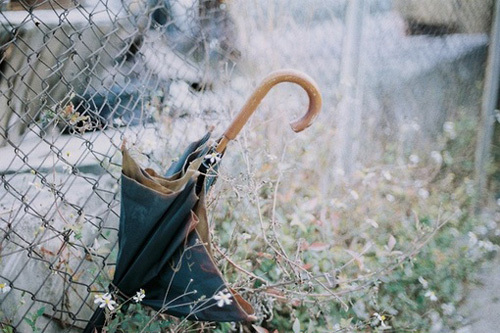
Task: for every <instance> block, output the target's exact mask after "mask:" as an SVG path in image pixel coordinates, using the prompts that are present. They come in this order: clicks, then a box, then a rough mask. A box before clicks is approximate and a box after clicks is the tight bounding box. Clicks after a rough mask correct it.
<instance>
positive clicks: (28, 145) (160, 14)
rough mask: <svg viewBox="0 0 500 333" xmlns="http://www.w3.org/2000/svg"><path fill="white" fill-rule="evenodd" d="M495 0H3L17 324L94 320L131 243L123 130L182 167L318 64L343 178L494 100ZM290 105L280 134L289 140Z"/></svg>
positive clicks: (279, 104)
mask: <svg viewBox="0 0 500 333" xmlns="http://www.w3.org/2000/svg"><path fill="white" fill-rule="evenodd" d="M352 3H357V7H353V5H352ZM492 6H493V1H492V0H481V1H479V0H478V1H470V0H469V1H458V0H456V1H451V0H450V1H445V0H443V1H439V2H438V1H430V0H429V1H411V0H394V1H390V0H365V1H361V0H359V1H351V2H349V1H334V0H331V1H330V0H329V1H319V0H311V1H308V2H307V5H306V4H305V2H303V1H285V0H279V1H264V0H254V1H222V0H147V1H146V0H110V1H104V0H83V1H72V0H17V1H13V0H11V1H10V2H8V1H7V2H6V1H3V2H2V7H1V11H0V25H1V27H0V40H1V44H0V45H1V46H0V175H1V187H0V286H1V287H2V291H4V289H3V288H5V291H7V290H8V292H5V293H1V294H0V321H1V324H0V325H1V326H2V327H12V328H14V329H15V330H17V331H19V332H25V331H28V330H29V329H30V324H29V320H28V321H26V320H25V319H26V318H28V319H32V318H33V316H34V315H35V316H36V315H37V312H40V313H38V317H39V318H38V321H37V327H38V328H39V329H40V331H42V332H54V331H58V330H68V329H69V330H71V329H75V328H82V327H84V326H85V324H86V322H87V320H88V319H89V318H90V316H91V314H92V311H93V309H94V306H95V305H94V304H93V297H92V294H91V292H93V291H99V290H101V289H102V288H103V286H104V283H105V282H106V281H109V278H110V276H111V275H112V273H113V265H114V261H115V259H116V252H117V244H116V240H117V231H118V229H117V228H118V220H119V210H120V208H119V206H120V198H119V186H120V184H119V177H120V171H121V169H120V165H121V155H120V153H119V147H120V145H121V143H122V142H123V140H126V141H127V142H128V144H130V145H132V146H133V147H135V150H136V151H137V152H139V153H140V154H139V156H138V158H139V159H140V160H141V162H142V163H143V164H145V165H147V166H154V167H157V168H160V169H162V168H165V167H166V166H167V165H168V164H169V163H170V162H171V160H172V158H173V156H176V152H179V151H180V150H182V149H183V147H184V146H185V145H186V144H187V143H188V142H190V141H192V140H195V139H197V138H199V137H200V135H202V134H203V133H204V132H205V131H206V129H207V128H208V127H209V126H211V125H221V124H225V123H226V122H227V121H228V120H229V119H230V118H231V116H233V115H234V112H235V109H237V107H239V106H241V104H242V102H243V100H244V98H245V97H247V96H248V95H249V91H251V89H252V87H253V86H254V85H255V83H256V82H257V81H258V80H259V79H260V78H261V77H262V76H264V75H265V74H267V73H268V72H270V71H272V70H275V69H280V68H285V67H293V68H296V69H299V70H302V71H304V72H306V73H308V74H309V75H310V76H312V77H313V78H315V79H316V80H317V81H318V83H319V85H320V87H321V89H322V92H323V94H324V101H325V102H324V111H323V114H322V115H321V119H322V121H321V122H320V124H319V125H318V126H315V127H314V129H311V131H310V132H309V133H310V134H309V135H310V136H311V137H319V138H320V140H321V142H324V143H325V144H317V147H316V148H315V149H316V151H317V153H318V155H321V156H326V160H325V161H321V162H320V163H317V161H310V162H309V163H311V164H314V165H315V167H316V168H318V173H320V174H324V175H325V176H324V177H325V178H322V179H318V180H317V182H318V184H315V185H314V184H313V185H314V186H318V187H321V186H322V184H325V183H328V182H329V181H330V180H331V179H330V176H331V175H329V174H328V172H330V171H331V170H332V168H331V167H330V165H332V164H335V165H336V167H337V168H338V169H339V170H338V171H339V172H340V173H342V174H343V173H345V172H346V171H349V169H351V168H354V167H355V166H356V165H357V164H359V163H361V162H362V158H361V156H363V158H365V157H368V158H367V159H368V160H371V161H377V159H378V158H379V157H380V156H381V154H382V153H383V152H384V151H386V150H387V149H395V150H397V151H398V152H399V154H400V156H401V157H403V158H405V157H408V156H409V155H411V154H413V150H414V149H422V147H420V146H419V145H421V144H422V142H424V143H425V144H426V146H425V147H424V148H423V149H424V153H423V154H430V152H431V150H434V149H431V148H430V147H431V146H429V145H427V144H428V142H433V138H434V137H435V136H436V135H437V134H439V133H441V132H442V131H443V126H444V128H445V130H447V131H451V130H452V129H451V128H450V126H451V125H449V124H450V120H453V119H454V115H456V114H457V113H458V112H459V111H460V110H463V109H466V110H472V112H476V111H477V108H478V105H479V100H480V95H481V91H482V90H481V89H482V86H481V82H482V78H483V75H484V63H485V57H486V47H487V43H488V33H489V28H490V24H491V17H490V16H491V12H492V10H491V8H492ZM291 89H294V88H291ZM297 99H298V100H299V102H300V101H301V100H303V99H304V96H299V97H296V98H295V97H291V94H290V93H288V92H286V91H284V92H283V91H282V92H276V93H275V94H274V95H273V96H270V98H269V102H268V103H269V105H272V106H273V108H271V107H267V108H264V109H265V110H264V111H263V112H262V113H261V115H260V116H256V117H257V119H276V118H278V119H285V118H287V119H289V118H288V117H289V115H288V112H287V110H288V109H290V108H291V109H293V110H297V111H296V112H297V114H299V113H301V112H302V110H300V109H297V108H295V109H294V107H293V105H296V104H297ZM266 110H267V112H266ZM294 112H295V111H294ZM283 114H284V115H283ZM277 123H278V122H275V121H269V124H266V126H267V127H266V131H265V135H266V138H267V139H268V140H271V141H273V140H274V141H275V142H278V144H279V143H281V144H283V142H284V141H286V140H287V139H286V138H287V137H286V135H283V133H284V132H285V131H286V130H287V129H286V128H284V127H283V126H279V124H277ZM353 124H354V125H353ZM446 124H448V125H446ZM447 126H448V127H447ZM333 138H336V139H338V140H333ZM333 141H335V142H333ZM316 142H317V141H316ZM353 142H354V143H355V142H358V143H357V145H356V144H353ZM359 142H361V144H360V143H359ZM425 149H427V150H425ZM346 151H347V153H346ZM350 153H352V154H350ZM360 161H361V162H360ZM304 163H306V162H304ZM326 169H328V170H329V171H328V172H326V171H325V170H326ZM328 190H329V189H323V192H325V191H326V192H328ZM40 309H43V310H41V311H40Z"/></svg>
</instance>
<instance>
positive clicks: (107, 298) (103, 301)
mask: <svg viewBox="0 0 500 333" xmlns="http://www.w3.org/2000/svg"><path fill="white" fill-rule="evenodd" d="M94 297H95V300H94V303H95V304H99V307H100V308H104V307H108V309H109V310H110V311H113V310H114V309H115V306H116V305H117V304H116V302H115V301H113V300H112V299H111V295H110V294H109V293H106V294H104V295H102V294H98V295H95V296H94Z"/></svg>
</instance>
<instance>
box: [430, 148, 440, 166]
mask: <svg viewBox="0 0 500 333" xmlns="http://www.w3.org/2000/svg"><path fill="white" fill-rule="evenodd" d="M431 158H432V159H433V160H434V161H435V162H436V163H437V164H441V163H443V156H442V155H441V153H440V152H438V151H435V150H434V151H432V152H431Z"/></svg>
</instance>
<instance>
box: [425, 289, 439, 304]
mask: <svg viewBox="0 0 500 333" xmlns="http://www.w3.org/2000/svg"><path fill="white" fill-rule="evenodd" d="M424 296H425V297H427V298H428V299H430V300H431V301H432V302H435V301H437V300H438V298H437V296H436V294H435V293H434V292H433V291H432V290H429V291H427V292H426V293H425V295H424Z"/></svg>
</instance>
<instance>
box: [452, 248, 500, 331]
mask: <svg viewBox="0 0 500 333" xmlns="http://www.w3.org/2000/svg"><path fill="white" fill-rule="evenodd" d="M479 279H480V282H481V284H480V285H478V286H477V287H475V288H474V289H472V290H471V292H470V293H469V296H468V297H467V301H466V302H465V304H464V305H463V306H462V307H461V308H460V310H459V312H460V313H461V314H463V315H464V316H465V317H466V318H467V321H469V322H470V323H471V324H470V325H468V326H466V327H463V328H461V329H460V330H458V331H457V332H459V333H476V332H477V333H490V332H491V333H498V332H500V254H498V255H497V256H496V258H495V259H494V260H492V261H488V262H487V263H486V264H485V266H484V267H483V268H482V269H481V272H480V275H479Z"/></svg>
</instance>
